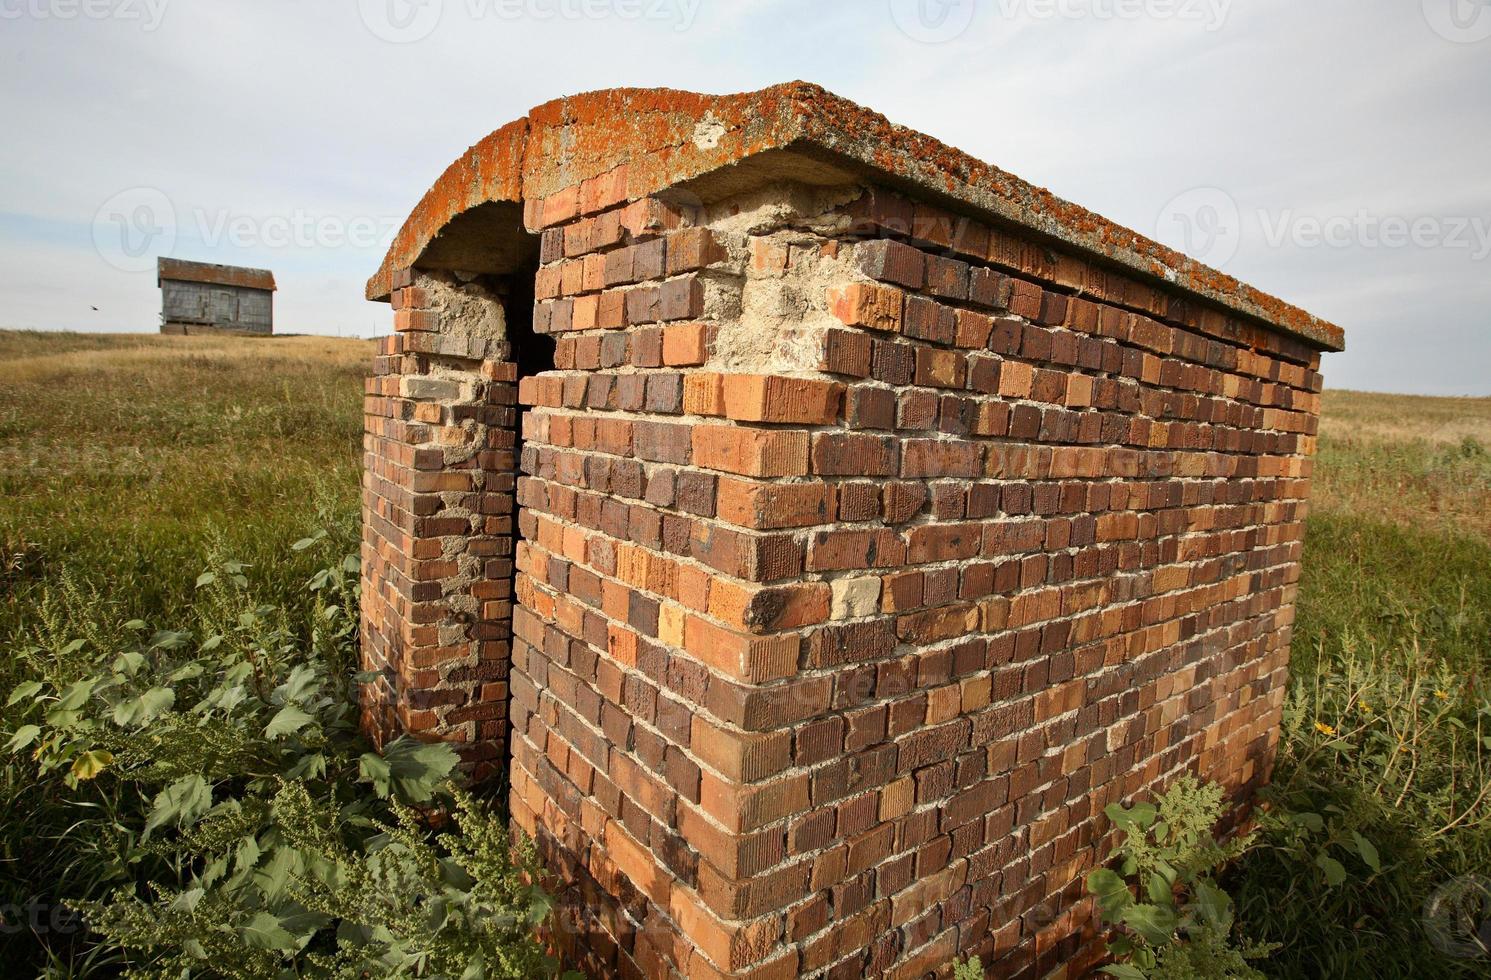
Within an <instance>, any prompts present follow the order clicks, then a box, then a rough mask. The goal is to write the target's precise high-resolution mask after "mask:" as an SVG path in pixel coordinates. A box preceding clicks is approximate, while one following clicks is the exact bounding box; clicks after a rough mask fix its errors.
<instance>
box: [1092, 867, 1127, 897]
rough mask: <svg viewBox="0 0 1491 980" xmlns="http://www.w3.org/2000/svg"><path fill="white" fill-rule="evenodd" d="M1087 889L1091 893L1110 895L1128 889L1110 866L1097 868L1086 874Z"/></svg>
mask: <svg viewBox="0 0 1491 980" xmlns="http://www.w3.org/2000/svg"><path fill="white" fill-rule="evenodd" d="M1087 890H1088V892H1090V893H1091V894H1093V895H1112V894H1114V893H1115V892H1121V891H1128V886H1127V885H1125V884H1124V882H1123V879H1122V878H1120V877H1119V876H1118V873H1117V872H1115V871H1113V870H1112V869H1111V868H1098V869H1097V870H1096V871H1094V872H1093V873H1092V874H1090V875H1088V876H1087Z"/></svg>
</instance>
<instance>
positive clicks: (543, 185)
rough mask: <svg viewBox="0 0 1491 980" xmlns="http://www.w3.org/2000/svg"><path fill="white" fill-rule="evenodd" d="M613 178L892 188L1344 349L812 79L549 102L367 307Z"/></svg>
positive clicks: (503, 251)
mask: <svg viewBox="0 0 1491 980" xmlns="http://www.w3.org/2000/svg"><path fill="white" fill-rule="evenodd" d="M605 174H616V175H618V176H619V179H620V180H622V181H624V190H623V194H622V196H621V200H623V201H632V200H637V199H639V198H643V197H647V196H649V195H653V194H659V193H662V192H664V191H667V190H670V189H673V188H683V189H685V190H688V191H689V192H691V193H694V194H696V195H698V196H699V197H700V198H701V199H703V200H710V199H717V198H718V197H720V196H725V195H726V194H728V193H736V192H739V191H741V190H745V189H748V188H749V187H751V186H754V185H757V184H760V183H763V182H765V181H767V180H772V179H782V178H783V177H784V176H788V177H791V178H793V179H798V180H802V181H804V182H809V183H814V182H816V183H852V182H856V181H857V182H861V183H866V184H879V185H882V186H887V187H891V188H895V189H899V190H902V191H905V192H906V193H907V194H908V195H909V196H911V197H913V198H918V199H922V200H927V201H929V202H934V203H937V204H939V205H942V206H944V207H947V208H949V209H950V210H954V211H957V212H959V213H963V214H966V215H968V216H971V217H974V218H979V219H982V220H985V221H987V222H989V223H990V224H991V225H994V226H1000V227H1005V228H1014V229H1018V230H1023V231H1024V232H1026V233H1028V234H1031V235H1032V236H1033V237H1035V238H1036V239H1037V240H1040V241H1044V242H1047V243H1049V244H1050V245H1051V246H1052V247H1054V248H1057V249H1061V250H1065V251H1069V252H1071V253H1072V254H1074V255H1076V256H1078V257H1082V258H1087V259H1090V260H1095V261H1096V262H1097V263H1099V264H1101V265H1105V266H1108V267H1113V268H1117V269H1119V270H1122V271H1125V272H1128V273H1130V274H1132V275H1134V276H1135V277H1136V278H1138V279H1140V280H1142V281H1146V282H1151V283H1154V284H1156V285H1160V286H1163V287H1165V288H1166V289H1168V290H1169V291H1172V292H1177V293H1181V294H1188V295H1191V296H1195V297H1199V298H1201V299H1203V300H1206V301H1208V302H1209V303H1212V304H1215V305H1217V306H1219V307H1222V308H1223V309H1225V310H1227V311H1229V312H1232V313H1234V314H1238V315H1240V316H1242V317H1245V318H1248V319H1251V320H1255V321H1260V322H1262V323H1264V324H1266V325H1268V326H1270V327H1273V328H1274V329H1276V330H1279V331H1281V332H1283V333H1285V334H1289V335H1291V336H1294V337H1297V338H1299V339H1301V340H1304V341H1306V342H1307V343H1309V344H1310V345H1311V346H1313V347H1317V348H1320V349H1323V350H1341V349H1343V348H1344V346H1345V337H1344V333H1343V331H1342V330H1341V328H1340V327H1338V326H1336V325H1335V324H1332V323H1329V322H1327V321H1325V320H1321V319H1319V318H1318V317H1315V316H1313V315H1311V314H1310V313H1307V312H1305V311H1304V310H1302V309H1300V308H1298V307H1296V306H1293V305H1291V304H1289V303H1286V302H1284V301H1283V300H1280V299H1277V298H1275V297H1273V296H1270V295H1269V294H1267V293H1264V292H1262V291H1260V290H1257V289H1254V288H1253V287H1252V286H1249V285H1246V284H1245V283H1242V282H1239V281H1238V280H1236V279H1234V278H1233V277H1231V276H1229V275H1227V274H1226V273H1223V272H1220V271H1218V270H1216V269H1212V268H1210V267H1208V266H1206V265H1203V264H1201V263H1200V262H1197V261H1196V260H1194V259H1192V258H1189V257H1188V256H1186V255H1183V254H1182V253H1180V252H1177V251H1175V250H1174V249H1171V248H1169V247H1167V246H1165V245H1161V244H1159V243H1158V242H1155V241H1152V240H1150V239H1149V238H1146V237H1145V236H1143V235H1140V234H1138V233H1137V232H1134V231H1132V230H1130V229H1127V228H1124V227H1122V226H1121V225H1118V224H1115V223H1114V222H1112V221H1109V220H1108V219H1106V218H1103V217H1101V216H1099V215H1096V214H1094V213H1092V212H1091V211H1088V210H1086V209H1084V208H1081V207H1078V206H1076V205H1074V204H1071V203H1069V202H1067V201H1065V200H1063V199H1061V198H1059V197H1057V196H1056V195H1054V194H1052V193H1051V192H1050V191H1048V190H1046V189H1044V188H1041V187H1036V186H1034V185H1033V184H1030V183H1027V182H1026V181H1023V180H1021V179H1020V178H1018V177H1015V176H1014V175H1012V174H1009V173H1006V172H1005V171H1003V170H1000V169H999V168H998V167H995V166H992V165H990V164H987V163H984V162H982V161H980V160H977V159H975V158H973V157H971V156H969V155H968V154H967V153H964V152H962V151H961V150H958V149H955V148H953V147H950V146H948V145H946V144H945V143H942V142H939V141H938V140H936V139H933V138H932V137H930V136H927V135H925V134H923V133H919V132H917V131H915V130H912V129H908V128H906V127H904V126H898V125H896V124H894V123H891V122H890V121H889V120H887V119H886V118H885V117H884V116H882V115H880V114H879V113H876V112H872V111H871V110H869V109H866V108H864V107H862V106H859V105H856V104H855V103H853V102H850V101H848V100H847V99H843V98H840V97H839V96H837V95H834V94H833V93H831V92H828V91H826V90H825V89H823V88H821V87H819V86H817V85H812V84H809V83H806V82H789V83H786V84H783V85H775V86H772V87H770V88H765V89H761V90H760V91H757V92H748V93H743V94H737V95H702V94H699V93H696V92H682V91H676V90H672V89H626V88H618V89H606V90H602V91H599V92H590V93H586V94H583V95H576V96H571V97H568V98H563V99H556V100H554V101H552V102H546V103H544V104H543V105H540V106H538V107H536V108H534V109H533V110H532V111H530V112H529V113H528V115H526V116H524V117H523V118H520V119H517V120H514V121H513V122H510V123H508V124H507V125H505V126H503V127H501V128H500V129H498V130H496V131H495V132H493V133H491V134H490V135H489V136H487V137H486V138H485V139H483V140H482V141H481V142H479V143H477V144H476V145H475V146H473V147H471V148H470V149H469V150H467V151H466V153H465V154H464V155H462V156H461V157H460V159H458V160H456V161H455V163H453V164H451V166H450V167H449V168H447V169H446V171H445V173H443V174H442V175H441V176H440V178H439V179H438V180H437V181H436V182H435V184H434V186H432V187H431V188H430V190H429V191H428V192H427V193H426V194H425V196H424V198H423V199H421V200H420V202H419V204H418V205H416V206H415V208H414V211H413V212H412V213H411V214H410V215H409V218H408V220H407V221H406V222H405V223H404V226H403V227H402V228H401V229H400V230H399V232H398V234H397V236H396V237H395V239H394V242H393V245H392V247H391V248H390V249H389V251H388V255H387V256H386V257H385V258H384V260H383V264H382V267H381V268H380V269H379V270H378V271H377V273H375V274H374V275H373V277H372V278H371V279H370V280H369V281H368V285H367V296H368V298H369V299H387V298H388V296H389V293H390V292H391V290H392V283H393V277H394V275H395V273H397V272H399V271H401V270H403V269H409V268H413V267H415V266H416V265H421V264H429V263H431V262H435V263H436V265H437V266H438V265H439V264H441V262H440V261H438V260H440V259H442V257H443V260H444V264H446V265H447V266H448V267H452V268H455V267H457V266H455V265H451V264H450V263H453V262H454V261H455V256H456V255H460V256H462V258H463V260H465V261H466V262H467V263H468V264H470V265H471V266H472V267H471V268H469V270H468V271H474V272H485V271H511V269H513V268H516V265H515V264H513V255H514V250H515V249H517V248H519V246H517V245H515V244H514V243H512V242H510V241H509V242H498V241H495V240H490V239H491V238H492V236H491V235H490V234H486V235H483V234H482V232H483V231H486V232H490V230H491V228H492V227H494V226H495V225H494V222H497V221H500V222H504V223H506V224H507V225H508V226H509V227H510V228H516V227H517V222H518V221H520V220H521V219H522V218H523V216H524V212H523V209H524V208H525V207H526V208H527V209H528V212H527V219H528V220H527V221H526V222H525V223H526V224H527V226H528V227H530V228H532V227H535V221H534V218H535V215H536V212H535V210H534V209H535V207H536V205H538V204H539V203H540V202H541V201H542V200H543V199H544V198H546V197H550V196H551V195H554V194H556V193H558V192H560V191H566V190H568V189H569V188H572V187H576V186H578V185H579V184H581V183H582V182H584V181H586V180H592V179H594V178H598V177H600V176H602V175H605ZM504 263H506V266H505V267H504Z"/></svg>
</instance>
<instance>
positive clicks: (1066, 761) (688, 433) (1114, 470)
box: [370, 177, 1320, 978]
mask: <svg viewBox="0 0 1491 980" xmlns="http://www.w3.org/2000/svg"><path fill="white" fill-rule="evenodd" d="M620 186H621V182H620V181H613V180H610V179H608V178H607V177H602V178H599V179H597V180H592V181H587V182H586V184H584V185H582V186H580V187H576V188H571V189H569V190H568V191H566V192H564V193H561V194H558V195H555V196H553V197H551V198H547V199H545V200H543V201H530V202H529V206H528V208H527V215H528V223H529V226H530V229H531V230H536V231H537V230H542V233H543V238H542V254H541V260H542V263H543V264H542V266H541V268H540V270H539V272H538V275H537V281H536V294H537V299H538V302H537V304H536V312H535V328H536V329H538V330H539V331H541V332H545V333H548V334H551V335H552V336H554V337H555V338H557V348H556V355H555V370H554V371H552V372H544V373H542V374H540V375H537V376H534V377H529V378H523V379H522V380H521V382H520V385H519V392H520V400H521V402H522V403H523V404H524V405H525V406H528V408H527V410H526V412H525V413H524V418H523V421H522V431H523V436H524V449H523V454H522V460H521V468H522V471H523V473H524V474H525V475H524V476H523V477H522V478H521V479H520V481H519V485H518V491H517V496H518V503H519V505H520V510H519V517H518V529H519V537H520V540H519V542H518V545H517V553H516V560H517V567H518V572H519V574H518V580H517V587H516V589H517V607H516V609H515V611H514V613H513V621H512V627H513V634H514V636H513V646H512V678H511V689H512V697H511V718H512V724H513V732H512V766H511V777H512V794H511V802H512V810H513V816H514V819H515V822H516V823H517V824H518V825H519V826H520V827H522V828H523V829H524V830H526V831H527V832H529V833H531V834H533V835H535V836H536V837H537V838H538V839H539V841H540V845H541V847H542V849H543V851H544V853H545V855H546V858H547V860H548V862H549V864H550V866H551V867H552V868H554V869H555V870H556V871H557V872H558V873H559V875H560V878H561V881H562V882H563V883H565V884H566V886H567V888H566V892H565V896H564V897H565V898H566V900H567V901H568V902H569V903H570V908H571V911H572V913H573V917H572V920H571V922H570V928H568V929H566V930H565V931H564V933H563V934H562V935H561V936H559V937H558V938H559V940H560V941H561V943H563V944H564V945H565V947H566V948H567V950H568V951H569V952H570V954H571V956H572V957H573V958H575V959H576V960H577V961H578V962H579V963H580V964H581V965H582V966H583V967H584V968H586V969H587V970H588V971H589V972H590V973H591V974H592V975H596V976H612V975H619V976H637V975H641V976H647V977H672V976H679V977H714V976H753V977H795V976H827V977H855V978H858V977H870V976H877V977H878V976H888V977H921V976H923V975H924V974H926V973H928V972H935V971H937V970H939V969H940V968H942V967H944V966H945V965H946V964H947V963H948V962H949V961H950V960H951V959H952V958H953V956H954V955H956V954H959V953H969V952H976V953H979V954H981V955H982V956H983V958H984V961H985V963H986V964H992V965H993V969H994V971H995V975H1000V976H1037V975H1042V974H1044V973H1046V972H1048V971H1050V970H1051V969H1053V968H1055V967H1056V966H1057V965H1058V964H1060V963H1062V962H1067V961H1073V960H1075V962H1077V963H1079V964H1080V963H1082V962H1086V958H1087V957H1088V956H1089V954H1090V953H1091V951H1092V949H1093V948H1094V945H1093V943H1092V930H1091V924H1090V918H1089V912H1088V907H1087V906H1086V905H1085V904H1084V903H1083V901H1082V894H1081V893H1082V887H1081V880H1082V876H1083V875H1084V874H1085V872H1086V871H1087V870H1088V869H1090V868H1091V867H1092V866H1093V865H1094V863H1095V862H1097V861H1098V860H1100V858H1101V853H1102V848H1103V846H1104V840H1103V834H1104V833H1105V832H1106V824H1105V822H1104V820H1103V818H1102V816H1101V813H1102V808H1103V806H1104V805H1105V804H1106V803H1108V802H1111V801H1113V800H1117V799H1124V798H1128V797H1129V796H1131V795H1134V794H1139V793H1144V792H1147V791H1149V790H1151V789H1153V788H1155V787H1157V786H1160V785H1163V784H1164V783H1165V782H1167V781H1168V780H1169V779H1170V778H1172V777H1173V776H1174V775H1175V774H1176V773H1178V772H1180V771H1182V770H1184V769H1193V770H1196V771H1199V772H1201V773H1202V774H1203V775H1205V776H1207V777H1210V778H1216V779H1220V780H1222V781H1224V782H1226V783H1227V784H1228V785H1229V786H1230V787H1231V788H1233V789H1234V790H1236V791H1237V792H1238V794H1239V797H1242V796H1243V795H1245V794H1246V793H1247V792H1248V791H1249V790H1251V788H1253V787H1254V786H1256V785H1257V783H1258V782H1259V781H1261V780H1262V779H1263V778H1265V777H1266V774H1267V771H1268V766H1269V763H1270V759H1271V756H1272V750H1273V745H1274V740H1275V737H1276V735H1275V729H1276V725H1277V721H1278V714H1279V707H1280V703H1281V699H1282V691H1283V681H1284V674H1285V670H1286V667H1287V649H1288V640H1289V632H1290V623H1291V622H1292V617H1293V600H1294V593H1295V582H1296V580H1297V578H1298V562H1299V556H1300V538H1301V532H1302V523H1301V522H1302V520H1303V516H1304V500H1305V497H1306V495H1307V490H1308V478H1309V458H1308V457H1309V455H1310V453H1311V452H1312V450H1313V445H1314V432H1315V427H1316V413H1317V411H1318V391H1319V386H1320V380H1319V375H1318V374H1317V373H1316V372H1317V368H1318V364H1319V358H1318V354H1317V353H1316V352H1315V351H1314V350H1312V349H1310V348H1309V347H1307V346H1305V345H1304V344H1303V343H1300V342H1297V341H1294V340H1292V339H1289V338H1286V337H1284V336H1282V335H1280V334H1277V333H1274V332H1272V331H1270V330H1268V329H1265V328H1263V327H1261V326H1257V325H1253V324H1248V323H1242V322H1238V321H1236V320H1234V319H1231V318H1229V317H1227V316H1226V315H1224V314H1222V313H1220V312H1218V311H1216V310H1214V309H1212V308H1210V307H1203V306H1201V305H1198V304H1193V303H1191V302H1189V301H1187V300H1186V299H1184V298H1183V297H1181V296H1178V295H1170V294H1167V293H1165V292H1163V291H1161V290H1159V289H1157V288H1154V287H1150V286H1146V285H1143V284H1140V283H1137V282H1134V281H1132V280H1129V279H1126V278H1124V277H1121V276H1117V275H1113V274H1109V273H1107V272H1105V271H1103V270H1102V269H1099V268H1095V267H1092V266H1090V265H1088V264H1085V263H1083V262H1080V261H1076V260H1073V259H1071V258H1070V257H1066V256H1061V255H1058V254H1056V253H1053V252H1051V251H1049V250H1047V249H1046V248H1045V247H1044V246H1042V245H1039V244H1036V243H1034V242H1030V241H1026V240H1022V239H1019V238H1015V237H1011V236H1009V235H1007V234H1004V233H1002V232H999V231H996V230H994V229H991V228H988V227H985V226H982V225H979V224H977V223H973V222H969V221H966V220H963V219H958V218H954V217H953V216H951V215H948V214H944V213H942V212H939V211H937V210H936V209H935V208H931V207H926V206H922V205H919V204H918V205H913V204H912V203H910V202H908V201H906V200H904V199H902V198H899V197H896V196H894V195H892V194H889V193H886V192H884V191H878V190H877V191H871V192H869V193H863V192H861V190H860V189H857V188H848V189H816V190H814V189H807V188H801V187H792V186H785V185H784V186H779V187H773V188H766V189H763V190H759V191H755V192H752V193H751V194H748V195H743V196H742V197H741V198H739V199H737V200H734V201H727V202H723V203H720V204H716V205H711V206H708V207H703V206H699V207H681V206H677V205H665V204H663V203H661V202H659V201H657V200H652V199H646V200H642V201H638V202H632V203H630V204H623V203H622V201H621V200H620V198H621V196H622V195H621V193H620ZM404 336H405V337H412V336H413V335H412V334H405V335H404ZM404 342H406V343H407V340H406V341H404ZM406 356H416V357H417V356H418V355H406ZM497 356H498V359H500V358H501V357H505V356H506V355H505V354H502V355H497ZM411 373H417V372H414V371H412V369H411ZM463 394H464V391H463ZM375 401H377V399H375ZM394 404H396V405H398V406H400V407H399V408H398V410H390V411H387V412H385V411H383V409H382V403H381V402H380V403H378V405H376V406H375V407H374V409H373V410H370V419H375V420H381V419H383V418H384V417H385V416H389V417H392V418H397V419H400V420H401V421H400V425H403V424H405V423H404V422H403V420H404V419H405V418H407V417H406V416H404V415H402V414H401V413H402V412H403V411H404V409H403V408H402V405H403V404H404V403H403V402H402V401H399V402H395V403H394ZM379 424H380V425H382V424H383V423H382V422H381V421H380V422H379ZM379 434H381V433H379ZM388 435H389V436H397V438H396V439H394V438H390V440H389V442H388V443H387V444H386V445H385V444H375V445H373V446H372V447H371V451H372V453H373V457H372V462H373V463H374V464H376V465H386V460H385V458H384V457H385V455H387V453H389V452H395V453H396V452H397V451H401V450H398V448H397V447H402V446H404V445H409V446H413V445H422V444H423V441H422V440H419V439H415V438H413V437H411V436H409V435H408V434H407V433H405V432H404V431H403V430H402V429H401V428H392V429H390V430H389V433H388ZM423 435H424V436H425V437H426V438H428V435H429V433H424V434H423ZM408 465H412V464H408ZM451 469H454V470H455V471H456V472H458V473H459V472H463V470H462V466H461V464H452V463H449V462H446V463H444V465H443V467H442V471H443V472H449V471H450V470H451ZM464 473H465V475H466V476H468V477H470V476H472V474H471V472H470V469H469V468H466V469H465V470H464ZM394 482H398V481H397V480H395V481H394ZM451 492H452V493H458V491H451ZM373 499H374V503H375V505H380V506H381V501H380V499H379V498H377V496H376V494H375V497H374V498H373ZM441 499H442V500H450V499H452V498H450V497H448V496H447V497H442V498H441ZM374 523H375V525H376V521H375V522H374ZM388 540H393V539H392V538H390V539H388ZM399 540H400V541H402V539H401V538H400V539H399ZM443 540H446V541H447V542H448V541H449V539H443ZM372 549H373V551H374V552H377V553H379V554H382V553H383V552H386V551H392V552H393V553H395V554H396V555H409V554H411V553H412V552H410V551H408V550H399V548H392V549H390V548H389V546H388V542H387V541H382V542H380V541H378V540H375V541H374V542H373V543H372ZM441 553H443V551H442V552H441ZM390 561H392V559H390ZM370 567H372V564H371V562H370ZM393 567H395V568H396V569H398V570H399V571H400V573H401V574H402V575H403V576H404V577H412V576H411V575H410V573H409V572H408V571H404V570H403V569H404V567H405V566H403V565H399V564H397V562H393ZM395 581H398V579H397V578H396V579H395ZM371 582H372V583H379V584H381V583H382V577H381V572H378V571H376V570H375V571H374V572H373V573H372V575H371ZM463 588H464V586H463ZM397 591H398V590H395V593H397ZM447 591H448V590H447ZM456 592H457V594H459V593H460V590H459V589H457V590H456ZM401 599H402V596H401V595H399V594H394V595H393V596H392V598H391V599H390V602H393V603H395V604H397V603H399V601H400V600H401ZM379 601H381V600H375V602H374V607H375V609H376V608H377V602H379ZM417 608H418V605H417V604H415V603H412V602H411V603H410V604H409V605H407V606H405V605H397V611H398V616H397V618H400V619H402V620H403V621H406V622H409V621H413V620H411V619H410V618H409V617H410V616H411V615H414V616H415V618H416V619H418V618H420V616H422V615H426V614H428V615H436V616H438V615H439V614H440V610H441V609H442V608H448V607H442V606H440V605H438V604H437V605H434V606H431V607H430V608H429V609H428V610H425V611H424V612H423V613H418V614H415V613H412V612H408V611H406V610H410V611H412V610H416V609H417ZM370 618H371V619H372V621H373V625H374V627H375V628H376V627H377V626H378V625H379V624H380V623H387V622H391V621H392V620H393V619H394V618H396V617H394V616H391V615H388V614H382V615H380V614H375V615H373V616H371V617H370ZM420 621H421V622H430V620H427V619H420ZM385 632H386V630H385ZM379 642H380V641H378V640H376V639H375V640H374V642H373V647H374V649H375V650H376V649H377V648H378V645H379ZM440 646H443V644H435V647H436V648H438V647H440ZM390 662H391V663H394V664H395V667H394V670H395V672H397V671H398V667H397V662H396V661H394V660H393V659H392V658H390ZM405 673H407V671H405ZM450 686H454V687H455V688H457V689H460V690H461V691H462V693H463V694H464V695H465V699H464V700H463V701H462V702H461V703H462V705H463V706H467V707H470V705H471V699H472V696H473V695H476V694H479V693H480V692H479V691H477V690H476V689H474V688H471V687H469V686H468V687H466V688H461V685H460V684H459V683H457V684H454V685H445V684H444V682H442V685H437V686H436V687H435V688H434V691H435V693H436V694H437V695H439V696H442V697H443V696H444V694H443V692H444V691H445V690H447V689H448V687H450ZM419 694H420V687H419V685H418V684H413V685H411V686H409V687H407V688H406V689H405V691H404V692H403V696H404V697H405V698H413V697H417V696H419ZM455 710H464V708H458V709H455Z"/></svg>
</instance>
